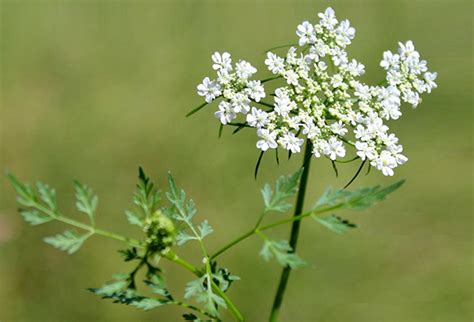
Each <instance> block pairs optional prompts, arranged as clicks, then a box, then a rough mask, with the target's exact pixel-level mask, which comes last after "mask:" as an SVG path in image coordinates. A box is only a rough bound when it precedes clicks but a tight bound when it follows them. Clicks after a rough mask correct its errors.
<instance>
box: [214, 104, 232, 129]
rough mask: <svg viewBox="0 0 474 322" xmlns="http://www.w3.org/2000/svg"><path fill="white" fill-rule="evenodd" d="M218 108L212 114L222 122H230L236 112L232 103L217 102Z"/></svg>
mask: <svg viewBox="0 0 474 322" xmlns="http://www.w3.org/2000/svg"><path fill="white" fill-rule="evenodd" d="M218 107H219V110H218V111H216V112H215V113H214V115H215V116H216V117H217V118H218V119H219V120H220V121H221V123H222V124H224V125H225V124H227V123H230V122H232V120H233V119H235V117H236V114H235V112H234V109H233V107H232V105H231V104H230V103H229V102H226V101H222V102H220V103H219V106H218Z"/></svg>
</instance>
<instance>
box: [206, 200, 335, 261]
mask: <svg viewBox="0 0 474 322" xmlns="http://www.w3.org/2000/svg"><path fill="white" fill-rule="evenodd" d="M343 205H344V204H342V203H340V204H337V205H334V206H331V207H326V208H321V209H319V210H318V209H316V210H311V211H308V212H305V213H303V214H301V215H298V216H292V217H290V218H286V219H282V220H278V221H274V222H272V223H269V224H267V225H264V226H261V227H255V228H253V229H251V230H249V231H248V232H246V233H245V234H243V235H241V236H239V237H237V238H236V239H234V240H233V241H231V242H230V243H228V244H227V245H225V246H224V247H222V248H221V249H219V250H218V251H216V252H215V253H214V254H212V255H211V256H210V257H209V258H210V259H211V260H212V259H215V258H216V257H218V256H219V255H221V254H222V253H224V252H226V251H227V250H228V249H229V248H232V247H234V246H235V245H237V244H239V243H240V242H242V241H244V240H245V239H247V238H249V237H250V236H253V235H254V234H257V233H258V232H259V231H264V230H267V229H270V228H274V227H277V226H281V225H285V224H288V223H290V222H294V221H300V220H301V219H303V218H306V217H309V216H317V215H322V214H325V213H327V212H329V211H333V210H337V209H339V208H341V207H342V206H343Z"/></svg>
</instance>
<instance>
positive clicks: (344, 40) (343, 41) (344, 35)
mask: <svg viewBox="0 0 474 322" xmlns="http://www.w3.org/2000/svg"><path fill="white" fill-rule="evenodd" d="M354 36H355V29H354V28H353V27H351V24H350V22H349V20H343V21H341V23H340V24H339V27H337V29H336V42H337V44H338V45H339V46H343V47H345V46H347V45H349V44H350V43H351V40H352V39H354Z"/></svg>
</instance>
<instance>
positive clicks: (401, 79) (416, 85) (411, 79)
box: [380, 41, 437, 107]
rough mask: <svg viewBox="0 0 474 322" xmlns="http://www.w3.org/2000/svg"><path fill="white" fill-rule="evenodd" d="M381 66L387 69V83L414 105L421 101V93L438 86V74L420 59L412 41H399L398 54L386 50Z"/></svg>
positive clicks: (403, 98)
mask: <svg viewBox="0 0 474 322" xmlns="http://www.w3.org/2000/svg"><path fill="white" fill-rule="evenodd" d="M380 66H381V67H383V68H384V69H385V70H386V71H387V83H388V84H390V85H392V86H394V87H396V88H397V89H398V90H399V91H400V93H401V95H400V96H401V98H402V100H403V101H404V102H407V103H409V104H411V105H412V106H413V107H416V106H417V105H418V104H419V103H420V102H421V98H420V95H419V94H422V93H425V92H427V93H431V90H432V89H433V88H436V87H437V85H436V83H435V82H434V81H435V79H436V76H437V74H436V73H431V72H428V67H427V63H426V60H420V54H419V53H418V52H417V51H416V50H415V46H414V45H413V42H412V41H407V42H406V43H405V44H403V43H399V48H398V54H394V53H392V52H391V51H386V52H384V53H383V60H382V61H381V62H380Z"/></svg>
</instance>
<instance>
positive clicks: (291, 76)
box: [283, 69, 299, 86]
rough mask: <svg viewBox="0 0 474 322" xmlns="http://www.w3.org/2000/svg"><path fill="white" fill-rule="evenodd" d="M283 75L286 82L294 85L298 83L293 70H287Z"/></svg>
mask: <svg viewBox="0 0 474 322" xmlns="http://www.w3.org/2000/svg"><path fill="white" fill-rule="evenodd" d="M283 76H284V77H285V79H286V81H287V82H288V84H291V85H295V86H296V85H298V79H299V76H298V74H297V73H296V72H295V71H293V70H291V69H290V70H287V71H286V72H285V74H284V75H283Z"/></svg>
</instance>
